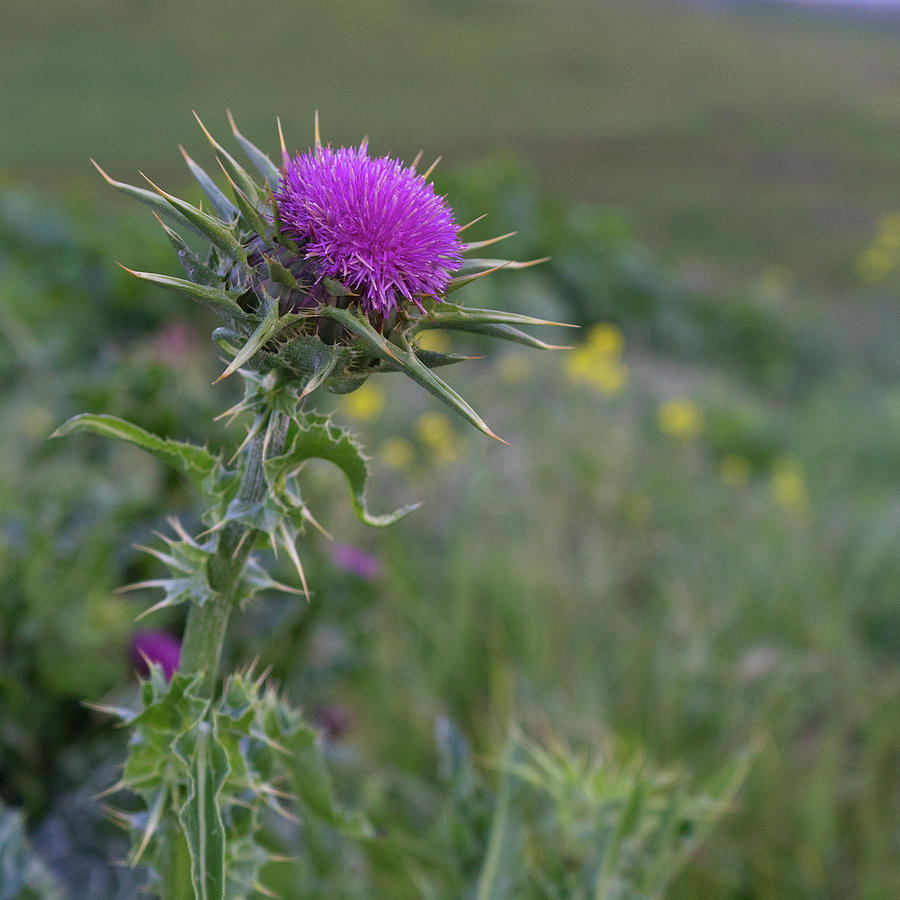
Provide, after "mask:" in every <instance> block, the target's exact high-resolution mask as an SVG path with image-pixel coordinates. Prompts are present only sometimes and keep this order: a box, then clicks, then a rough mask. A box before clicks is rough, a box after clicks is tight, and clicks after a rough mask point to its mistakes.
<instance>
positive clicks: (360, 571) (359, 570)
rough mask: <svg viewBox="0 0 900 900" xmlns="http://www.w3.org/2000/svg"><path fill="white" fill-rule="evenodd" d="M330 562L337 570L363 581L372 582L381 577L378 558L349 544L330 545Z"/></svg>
mask: <svg viewBox="0 0 900 900" xmlns="http://www.w3.org/2000/svg"><path fill="white" fill-rule="evenodd" d="M331 561H332V562H333V563H334V564H335V565H336V566H337V567H338V568H339V569H343V570H344V571H345V572H350V574H352V575H356V576H357V577H359V578H362V579H363V580H364V581H374V580H375V579H376V578H378V576H379V575H381V563H380V562H379V561H378V557H377V556H373V555H372V554H371V553H367V552H366V551H365V550H360V549H359V547H352V546H351V545H350V544H332V545H331Z"/></svg>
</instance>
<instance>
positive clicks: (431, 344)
mask: <svg viewBox="0 0 900 900" xmlns="http://www.w3.org/2000/svg"><path fill="white" fill-rule="evenodd" d="M416 340H417V341H418V344H419V347H421V348H422V349H423V350H431V351H432V352H434V353H447V352H448V351H449V350H450V338H449V337H447V335H446V334H445V333H444V332H443V331H436V330H435V329H433V328H429V329H428V330H426V331H423V332H421V333H420V334H419V335H418V336H417V338H416Z"/></svg>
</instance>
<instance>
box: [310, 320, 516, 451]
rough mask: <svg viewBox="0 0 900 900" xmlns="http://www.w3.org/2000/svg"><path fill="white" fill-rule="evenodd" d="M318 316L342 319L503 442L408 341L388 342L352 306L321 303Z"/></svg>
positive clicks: (383, 356)
mask: <svg viewBox="0 0 900 900" xmlns="http://www.w3.org/2000/svg"><path fill="white" fill-rule="evenodd" d="M316 315H321V316H325V317H326V318H329V319H335V320H336V321H338V322H340V323H341V324H342V325H344V326H345V327H346V328H347V330H348V331H350V332H351V333H353V334H355V335H356V336H357V337H359V338H361V339H362V342H363V343H364V344H365V345H366V347H367V349H368V350H370V351H371V352H372V353H374V354H375V355H376V356H378V357H379V358H381V359H382V360H384V361H385V362H386V363H387V364H388V365H389V367H390V368H392V369H393V368H399V369H400V370H401V371H403V372H404V373H405V374H406V375H408V376H409V377H410V378H412V379H413V381H415V382H416V383H417V384H419V385H421V386H422V387H424V388H425V390H426V391H428V392H429V393H431V394H433V395H434V396H435V397H437V398H438V399H439V400H441V401H443V402H444V403H446V404H447V406H449V407H450V408H451V409H452V410H453V411H454V412H456V413H458V414H459V415H461V416H462V417H463V418H464V419H466V421H468V422H470V423H471V424H472V425H474V426H475V427H476V428H477V429H478V430H479V431H481V432H483V433H484V434H486V435H488V437H492V438H494V439H495V440H499V441H502V438H499V437H498V436H497V435H496V434H494V432H493V431H491V429H490V428H489V427H488V425H487V423H486V422H485V421H484V420H483V419H482V418H481V416H479V415H478V413H476V412H475V410H474V409H472V407H471V406H469V404H468V403H467V402H466V401H465V400H464V399H463V398H462V397H461V396H460V395H459V394H458V393H457V392H456V391H454V390H453V388H451V387H450V385H448V384H447V383H446V382H445V381H443V380H442V379H440V378H439V377H438V376H437V375H435V374H434V373H433V372H432V371H431V370H430V369H429V368H428V367H427V366H426V365H425V364H424V363H423V362H422V361H421V360H420V359H419V358H418V357H417V356H416V354H415V353H414V352H413V351H412V350H411V349H410V348H409V345H408V344H407V346H406V347H400V346H398V345H397V344H393V343H391V342H389V341H387V340H386V339H385V338H384V337H383V336H382V335H381V334H379V333H378V332H377V331H376V330H375V329H374V328H373V327H372V326H371V325H370V324H369V322H368V321H367V320H366V319H365V318H364V317H362V316H360V315H358V314H356V313H354V312H353V311H351V310H349V309H336V308H335V307H333V306H320V307H318V308H317V309H316ZM401 339H402V338H401Z"/></svg>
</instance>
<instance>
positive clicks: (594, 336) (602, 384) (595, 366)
mask: <svg viewBox="0 0 900 900" xmlns="http://www.w3.org/2000/svg"><path fill="white" fill-rule="evenodd" d="M623 347H624V341H623V340H622V332H621V331H619V329H618V328H616V327H615V326H614V325H608V324H602V325H595V326H594V327H593V328H591V330H590V331H589V332H588V335H587V339H586V340H585V342H584V343H583V344H581V346H579V347H576V348H575V349H574V350H573V351H572V352H571V353H569V354H568V355H567V356H566V361H565V369H566V375H567V376H568V378H569V380H570V381H572V382H575V383H584V384H589V385H591V387H593V388H595V389H596V390H598V391H599V392H600V393H602V394H618V393H619V392H620V391H621V390H622V388H624V387H625V383H626V381H627V380H628V369H627V368H626V366H625V365H624V363H623V362H622V350H623Z"/></svg>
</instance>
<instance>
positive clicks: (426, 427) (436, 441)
mask: <svg viewBox="0 0 900 900" xmlns="http://www.w3.org/2000/svg"><path fill="white" fill-rule="evenodd" d="M416 434H418V436H419V440H420V441H421V442H422V443H423V444H424V445H425V446H426V447H427V448H428V449H429V450H430V451H431V453H432V454H433V456H434V459H435V461H436V462H438V463H452V462H456V460H458V459H459V457H460V456H461V455H462V447H461V442H460V440H459V438H458V437H457V435H456V432H454V430H453V427H452V426H451V425H450V420H449V419H448V418H447V417H446V416H445V415H444V414H443V413H439V412H427V413H423V414H422V415H421V416H419V420H418V422H417V423H416Z"/></svg>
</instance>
